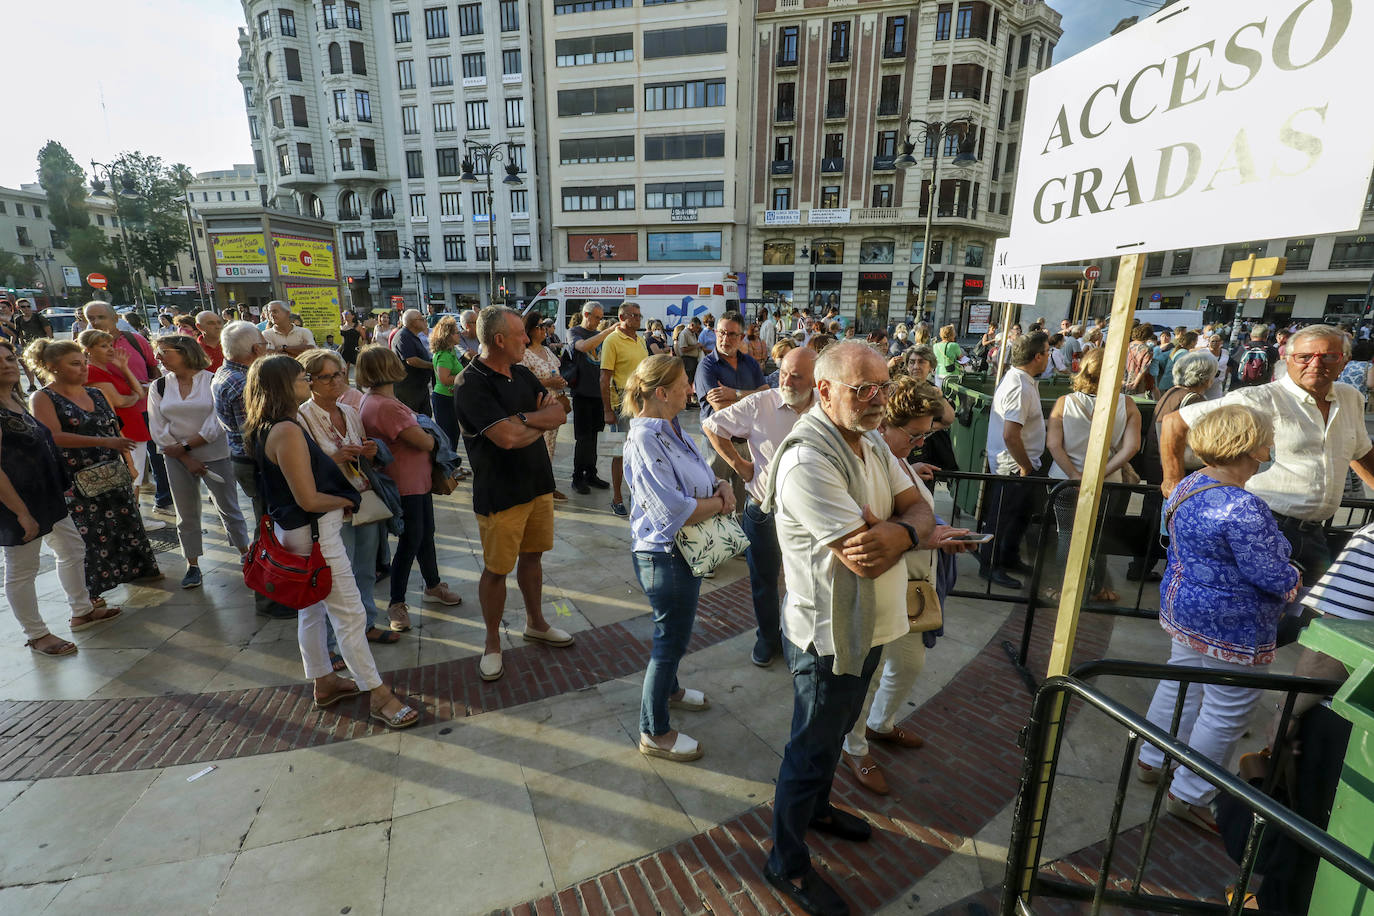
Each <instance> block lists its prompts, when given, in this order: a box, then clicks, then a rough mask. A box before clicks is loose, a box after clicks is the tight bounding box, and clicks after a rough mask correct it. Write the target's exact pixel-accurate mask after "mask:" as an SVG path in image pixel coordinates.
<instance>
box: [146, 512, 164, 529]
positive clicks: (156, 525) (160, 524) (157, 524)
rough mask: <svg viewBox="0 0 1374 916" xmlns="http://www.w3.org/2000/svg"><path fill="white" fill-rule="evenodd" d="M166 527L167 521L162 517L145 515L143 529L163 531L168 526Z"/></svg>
mask: <svg viewBox="0 0 1374 916" xmlns="http://www.w3.org/2000/svg"><path fill="white" fill-rule="evenodd" d="M166 527H167V523H166V522H164V521H163V520H162V519H160V518H149V517H148V516H146V515H145V516H143V530H144V531H161V530H162V529H163V528H166Z"/></svg>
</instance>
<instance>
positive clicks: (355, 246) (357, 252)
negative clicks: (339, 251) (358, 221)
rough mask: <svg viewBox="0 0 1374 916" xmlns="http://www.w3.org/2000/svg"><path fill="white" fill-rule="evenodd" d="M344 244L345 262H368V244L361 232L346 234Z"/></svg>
mask: <svg viewBox="0 0 1374 916" xmlns="http://www.w3.org/2000/svg"><path fill="white" fill-rule="evenodd" d="M343 243H344V259H345V260H348V261H366V260H367V244H366V243H365V242H364V241H363V234H362V233H361V232H345V233H344V234H343Z"/></svg>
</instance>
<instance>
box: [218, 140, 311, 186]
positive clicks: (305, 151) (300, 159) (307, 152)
mask: <svg viewBox="0 0 1374 916" xmlns="http://www.w3.org/2000/svg"><path fill="white" fill-rule="evenodd" d="M296 162H297V163H298V164H299V165H300V169H301V174H303V175H313V174H315V154H314V153H313V152H312V151H311V149H310V144H309V143H297V144H296ZM231 193H232V192H231Z"/></svg>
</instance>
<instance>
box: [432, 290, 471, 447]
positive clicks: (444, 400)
mask: <svg viewBox="0 0 1374 916" xmlns="http://www.w3.org/2000/svg"><path fill="white" fill-rule="evenodd" d="M429 352H430V353H431V354H433V364H434V390H433V391H432V392H430V396H429V403H430V409H431V410H433V411H434V422H435V423H437V424H439V428H440V429H442V430H443V431H444V435H445V436H448V441H449V444H451V445H453V446H454V448H455V449H456V448H457V446H458V417H457V416H456V415H455V414H454V412H453V386H454V384H455V383H456V382H457V381H458V374H459V373H460V372H462V371H463V362H462V359H461V357H460V356H459V354H458V322H457V321H456V320H455V319H454V317H453V316H452V315H445V316H444V317H442V318H440V319H439V320H438V321H436V322H435V323H434V328H433V329H432V330H431V331H430V332H429Z"/></svg>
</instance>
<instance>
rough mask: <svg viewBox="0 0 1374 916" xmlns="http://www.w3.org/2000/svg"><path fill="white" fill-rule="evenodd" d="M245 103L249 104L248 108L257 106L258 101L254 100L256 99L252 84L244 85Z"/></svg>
mask: <svg viewBox="0 0 1374 916" xmlns="http://www.w3.org/2000/svg"><path fill="white" fill-rule="evenodd" d="M243 104H244V105H245V106H247V107H248V108H253V107H255V106H256V105H257V102H256V101H254V99H253V87H252V86H244V87H243Z"/></svg>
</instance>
